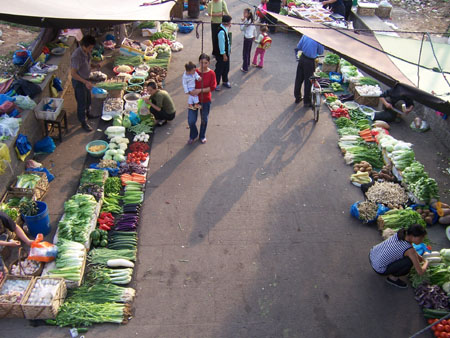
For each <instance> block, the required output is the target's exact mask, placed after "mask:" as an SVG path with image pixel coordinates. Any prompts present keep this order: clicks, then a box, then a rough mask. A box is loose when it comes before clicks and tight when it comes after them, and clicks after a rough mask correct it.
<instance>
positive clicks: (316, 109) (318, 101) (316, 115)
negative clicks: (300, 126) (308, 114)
mask: <svg viewBox="0 0 450 338" xmlns="http://www.w3.org/2000/svg"><path fill="white" fill-rule="evenodd" d="M314 96H315V99H314V101H315V102H314V121H316V122H317V121H319V112H320V105H321V97H320V92H316V93H314Z"/></svg>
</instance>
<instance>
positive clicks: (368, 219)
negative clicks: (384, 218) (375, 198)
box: [350, 200, 389, 223]
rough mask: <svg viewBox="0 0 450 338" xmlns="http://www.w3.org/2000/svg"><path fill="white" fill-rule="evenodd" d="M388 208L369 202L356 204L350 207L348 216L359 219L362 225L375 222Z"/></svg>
mask: <svg viewBox="0 0 450 338" xmlns="http://www.w3.org/2000/svg"><path fill="white" fill-rule="evenodd" d="M388 210H389V208H387V207H385V206H384V205H382V204H375V203H373V202H370V201H367V200H366V201H364V202H359V201H358V202H356V203H353V204H352V206H351V207H350V215H352V216H353V217H355V218H356V219H359V220H360V221H362V222H363V223H372V222H375V221H376V220H377V218H378V216H380V215H383V214H384V213H385V212H387V211H388Z"/></svg>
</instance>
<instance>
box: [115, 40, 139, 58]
mask: <svg viewBox="0 0 450 338" xmlns="http://www.w3.org/2000/svg"><path fill="white" fill-rule="evenodd" d="M127 40H129V39H127V38H125V39H123V41H122V45H121V46H120V50H119V52H120V54H122V55H125V56H136V55H140V56H144V51H143V50H138V49H135V48H131V47H129V46H127V45H125V44H124V43H125V42H126V41H127Z"/></svg>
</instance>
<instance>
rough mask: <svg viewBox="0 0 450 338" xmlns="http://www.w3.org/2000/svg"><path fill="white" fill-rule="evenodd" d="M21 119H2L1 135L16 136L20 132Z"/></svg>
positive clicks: (0, 120) (0, 123) (0, 121)
mask: <svg viewBox="0 0 450 338" xmlns="http://www.w3.org/2000/svg"><path fill="white" fill-rule="evenodd" d="M19 121H20V120H19V119H17V118H15V117H9V116H6V115H5V116H4V117H2V118H1V119H0V135H1V136H16V135H17V133H18V132H19V127H20V126H19Z"/></svg>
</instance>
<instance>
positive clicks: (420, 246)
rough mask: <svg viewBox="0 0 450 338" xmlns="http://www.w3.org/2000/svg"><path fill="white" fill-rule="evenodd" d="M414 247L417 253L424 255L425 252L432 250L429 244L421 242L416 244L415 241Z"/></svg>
mask: <svg viewBox="0 0 450 338" xmlns="http://www.w3.org/2000/svg"><path fill="white" fill-rule="evenodd" d="M413 247H414V249H415V250H416V251H417V253H418V254H419V255H421V256H422V255H423V254H424V253H425V252H431V250H430V249H429V248H428V247H427V245H426V244H425V243H420V244H414V243H413Z"/></svg>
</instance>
